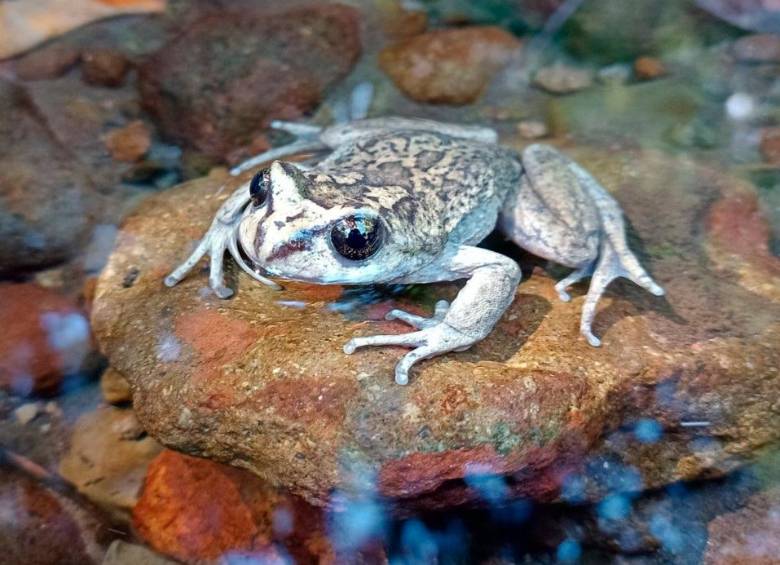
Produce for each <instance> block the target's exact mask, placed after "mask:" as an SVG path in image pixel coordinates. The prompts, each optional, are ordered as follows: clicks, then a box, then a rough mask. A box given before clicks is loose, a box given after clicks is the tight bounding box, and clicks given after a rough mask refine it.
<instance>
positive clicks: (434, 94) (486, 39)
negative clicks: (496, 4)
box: [379, 26, 521, 104]
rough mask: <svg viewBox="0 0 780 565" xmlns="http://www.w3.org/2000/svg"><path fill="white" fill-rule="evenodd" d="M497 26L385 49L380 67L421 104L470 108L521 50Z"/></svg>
mask: <svg viewBox="0 0 780 565" xmlns="http://www.w3.org/2000/svg"><path fill="white" fill-rule="evenodd" d="M520 45H521V43H520V41H519V40H518V39H517V38H516V37H514V36H513V35H512V34H510V33H507V32H506V31H504V30H502V29H501V28H498V27H490V26H485V27H466V28H462V29H447V30H434V31H430V32H427V33H423V34H420V35H415V36H414V37H412V38H410V39H406V40H404V41H401V42H399V43H396V44H394V45H390V46H389V47H386V48H385V49H384V50H383V51H382V53H380V56H379V64H380V66H381V67H382V69H383V70H384V71H385V72H386V73H387V74H388V75H389V76H390V78H391V79H392V80H393V82H394V83H395V85H396V86H397V87H398V88H400V89H401V90H402V91H403V92H404V94H406V95H407V96H409V97H411V98H413V99H414V100H417V101H418V102H432V103H445V104H468V103H470V102H474V101H475V100H476V99H477V98H478V97H479V95H480V94H481V93H482V92H483V91H484V90H485V89H486V88H487V86H488V84H489V83H490V80H491V79H492V78H493V76H494V75H495V74H496V73H497V72H498V71H499V70H500V69H502V68H503V67H504V66H505V65H506V64H507V63H508V62H509V60H510V58H511V57H512V56H513V55H514V54H516V53H517V52H518V50H519V48H520Z"/></svg>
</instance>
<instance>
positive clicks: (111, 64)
mask: <svg viewBox="0 0 780 565" xmlns="http://www.w3.org/2000/svg"><path fill="white" fill-rule="evenodd" d="M129 70H130V61H128V60H127V58H126V57H125V56H124V55H123V54H122V53H119V52H118V51H113V50H111V49H85V50H84V51H83V52H82V53H81V78H82V80H84V82H86V83H87V84H92V85H95V86H108V87H117V86H121V85H122V84H123V83H124V81H125V75H127V72H128V71H129Z"/></svg>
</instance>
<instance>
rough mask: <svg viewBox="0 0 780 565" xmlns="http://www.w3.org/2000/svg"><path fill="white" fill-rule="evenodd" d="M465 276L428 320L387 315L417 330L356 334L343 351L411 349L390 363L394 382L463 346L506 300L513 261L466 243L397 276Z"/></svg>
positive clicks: (514, 272) (412, 279)
mask: <svg viewBox="0 0 780 565" xmlns="http://www.w3.org/2000/svg"><path fill="white" fill-rule="evenodd" d="M462 278H468V279H469V280H468V282H467V283H466V286H464V287H463V288H462V289H461V291H460V292H459V293H458V295H457V296H456V297H455V300H454V301H453V302H452V305H449V306H448V305H447V304H446V303H439V304H437V307H436V313H435V314H434V317H433V319H432V320H425V319H423V318H421V317H420V316H415V315H411V314H408V313H406V312H403V311H400V310H394V311H392V312H391V313H390V318H397V319H401V320H403V321H406V322H408V323H409V324H410V325H412V326H414V327H416V328H418V331H414V332H410V333H406V334H392V335H375V336H367V337H356V338H353V339H351V340H350V341H349V342H348V343H347V344H346V345H345V346H344V351H345V352H346V353H352V352H354V351H355V349H356V348H358V347H366V346H371V345H401V346H406V347H411V348H413V349H412V351H410V352H409V353H407V354H406V355H405V356H404V357H403V358H402V359H401V360H400V361H399V362H398V365H396V369H395V380H396V382H397V383H398V384H406V383H407V382H408V380H409V369H410V368H411V367H412V365H414V364H415V363H417V362H418V361H421V360H423V359H430V358H431V357H436V356H438V355H442V354H443V353H447V352H449V351H457V350H462V349H466V348H468V347H469V346H471V345H473V344H474V343H477V342H478V341H481V340H482V339H483V338H484V337H485V336H487V335H488V334H489V333H490V331H491V330H492V329H493V327H494V326H495V325H496V323H497V322H498V320H499V319H500V318H501V316H502V314H503V313H504V311H505V310H506V309H507V307H508V306H509V305H510V304H511V303H512V300H513V299H514V296H515V289H516V287H517V283H518V282H519V281H520V268H519V267H518V266H517V263H515V262H514V261H512V260H511V259H509V258H508V257H505V256H503V255H500V254H498V253H494V252H492V251H488V250H486V249H479V248H476V247H470V246H460V247H457V248H452V249H449V250H447V251H446V252H445V253H444V254H443V255H442V257H440V258H439V260H438V261H436V262H435V263H434V264H432V265H430V266H428V267H426V268H425V269H423V270H421V271H417V272H416V273H413V274H412V275H410V276H408V277H406V278H404V279H400V280H398V281H397V282H401V283H406V282H408V283H423V282H434V281H446V280H457V279H462Z"/></svg>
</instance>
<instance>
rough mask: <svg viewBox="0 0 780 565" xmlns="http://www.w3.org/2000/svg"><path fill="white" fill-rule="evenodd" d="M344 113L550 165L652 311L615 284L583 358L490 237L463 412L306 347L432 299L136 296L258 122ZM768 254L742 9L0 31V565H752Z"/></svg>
mask: <svg viewBox="0 0 780 565" xmlns="http://www.w3.org/2000/svg"><path fill="white" fill-rule="evenodd" d="M363 82H370V83H371V84H372V85H373V87H374V96H373V99H372V101H371V106H370V111H369V115H370V116H372V117H374V116H386V115H401V116H408V117H421V118H428V119H436V120H441V121H451V122H456V123H465V124H479V125H485V126H489V127H493V128H495V129H496V130H497V131H498V132H499V135H500V138H501V142H502V143H504V144H505V145H507V146H511V147H514V148H516V149H521V148H522V147H524V146H525V145H527V144H529V143H533V142H538V141H543V142H545V143H551V144H554V145H556V146H559V147H561V148H562V149H564V150H565V151H567V152H568V153H570V154H571V155H572V156H574V157H575V158H576V159H578V161H579V162H581V163H582V164H583V165H585V166H586V168H588V169H589V170H591V171H592V172H593V173H594V174H595V176H596V177H597V178H599V179H600V180H602V181H603V182H604V184H605V186H607V188H608V189H609V190H611V191H613V192H614V193H615V195H616V198H617V199H618V200H619V201H620V203H621V205H622V206H623V208H624V210H625V212H626V216H627V218H628V220H629V224H630V226H629V237H630V240H631V241H632V246H634V247H635V248H637V249H638V251H639V254H640V256H641V257H642V260H643V262H644V263H645V264H648V265H649V266H650V270H651V271H652V272H653V273H654V274H655V275H657V278H658V279H659V281H660V282H662V284H664V286H665V287H666V288H667V290H668V291H669V298H668V301H667V300H666V299H664V300H663V301H657V300H655V299H652V297H644V296H643V295H642V293H641V291H639V290H637V289H636V288H633V287H631V286H630V285H629V284H627V283H626V284H623V283H621V284H619V285H616V287H615V288H616V290H614V291H613V292H612V293H611V294H609V296H610V297H611V300H610V301H609V305H608V307H605V308H604V312H603V316H602V317H601V318H600V319H601V325H598V324H597V330H598V331H600V332H601V333H604V334H605V335H606V336H611V339H612V341H611V342H609V341H608V342H607V343H606V344H605V348H604V349H603V350H598V351H593V352H591V351H588V350H586V349H585V347H584V346H581V344H579V342H577V341H576V328H575V325H576V314H572V312H575V310H561V308H563V306H559V305H558V303H556V302H555V301H554V298H553V297H554V294H553V293H551V288H552V283H553V279H557V278H560V276H561V274H562V273H563V272H564V271H562V270H561V269H560V268H559V267H556V266H554V265H547V264H545V263H544V262H543V261H540V260H539V259H537V258H534V257H531V256H529V255H527V254H524V253H522V252H520V251H518V250H508V246H507V244H506V243H505V242H502V241H500V240H499V238H494V239H495V241H492V240H491V241H490V242H488V245H491V246H494V247H496V248H499V249H501V250H502V251H503V250H506V252H507V253H508V254H510V255H511V256H513V257H514V258H516V259H517V260H518V261H519V262H520V263H521V265H522V266H523V270H524V273H526V275H527V277H528V280H527V282H524V283H523V284H521V287H520V289H519V295H518V299H517V301H516V303H517V305H516V310H512V311H511V312H510V314H509V315H508V316H507V317H506V321H505V323H503V324H502V325H500V326H499V328H497V330H496V333H497V337H495V338H492V339H491V340H487V341H486V343H485V344H481V345H480V346H479V348H478V349H477V350H476V352H469V353H464V354H458V355H459V356H460V357H458V358H457V359H462V360H464V361H463V363H465V364H468V367H469V369H468V370H469V371H472V373H473V374H474V375H477V374H478V373H479V371H483V372H484V371H486V372H487V373H485V374H488V373H489V375H488V376H487V377H484V378H485V379H486V381H485V382H495V383H498V384H496V385H495V386H496V388H495V389H491V388H490V387H489V386H486V387H483V388H477V387H478V386H480V387H481V386H482V385H477V384H475V385H473V386H471V385H470V384H469V383H470V382H471V378H472V373H464V374H463V375H462V378H461V382H462V383H464V384H463V385H462V386H461V385H459V384H457V382H456V381H455V380H453V382H452V383H450V381H448V380H446V379H445V377H442V380H441V381H439V383H440V388H438V389H435V390H437V391H439V392H436V394H434V395H433V396H430V395H429V394H428V393H425V394H422V393H419V394H418V393H415V390H416V389H415V388H414V386H416V383H413V384H412V385H410V387H409V389H405V390H404V391H403V392H399V391H397V390H396V389H394V388H393V387H394V385H393V384H392V383H391V382H390V380H391V379H390V378H389V377H388V376H387V375H389V374H390V373H389V372H388V371H389V369H388V368H389V367H392V364H393V359H395V358H396V356H395V355H394V354H393V353H392V352H390V353H389V354H386V355H385V356H382V355H380V354H377V355H376V357H372V358H370V361H366V364H365V365H361V368H356V366H353V365H349V366H347V368H344V369H334V368H330V367H337V366H340V364H341V363H346V362H347V361H343V360H342V358H341V357H340V355H341V351H340V345H339V346H338V347H337V346H335V345H334V346H333V347H331V349H332V350H333V354H332V357H333V359H332V360H331V359H330V357H328V358H322V357H318V356H317V355H315V354H313V353H312V351H317V350H314V349H311V348H312V347H314V343H315V342H318V343H319V342H320V341H321V336H322V335H333V336H337V337H339V340H341V338H342V337H344V339H346V335H347V334H345V333H343V332H344V331H347V330H345V329H343V328H349V331H352V330H353V329H354V328H356V327H358V326H357V325H356V324H358V323H360V322H362V321H363V320H381V316H382V315H383V314H384V312H386V311H387V310H389V309H390V308H391V307H394V305H395V304H398V303H401V304H407V305H409V304H411V305H413V306H415V307H419V308H420V309H421V311H426V310H430V309H431V308H432V304H433V303H434V302H435V300H436V299H437V298H438V297H439V294H444V295H447V294H448V293H449V294H450V295H452V293H454V292H456V290H457V286H456V285H440V287H439V288H437V289H436V290H431V288H427V287H406V288H390V289H388V288H379V289H358V290H350V289H342V288H331V289H324V290H323V289H316V288H312V287H306V286H305V285H298V286H296V285H291V286H290V287H289V288H288V290H286V291H285V293H286V294H285V296H284V297H282V298H278V299H274V300H270V299H267V298H265V295H263V296H260V295H259V294H256V295H253V294H252V291H246V292H244V293H243V294H244V296H247V298H246V300H247V302H234V303H233V306H225V307H224V309H223V306H221V305H218V304H217V303H216V302H215V301H214V299H213V297H209V296H207V295H208V293H207V292H200V294H198V292H199V291H198V289H200V288H201V287H204V286H205V283H204V282H203V280H205V276H204V273H203V271H200V272H198V273H194V274H193V275H191V277H195V278H197V277H200V278H201V279H203V280H201V281H200V282H199V283H193V284H195V285H196V286H190V287H189V288H188V289H186V290H188V291H189V295H191V297H190V298H188V299H185V298H183V297H182V296H183V294H182V295H179V294H176V295H166V294H164V291H162V289H161V285H160V279H161V277H162V276H163V275H164V274H165V270H166V269H169V268H170V267H172V266H173V265H174V262H177V261H180V260H182V259H184V257H185V256H186V252H187V247H186V246H187V245H192V244H193V243H194V242H195V241H196V240H197V238H198V237H200V234H202V233H203V230H204V229H205V227H206V225H207V223H208V221H209V219H210V217H211V215H212V214H213V211H214V209H215V206H216V204H215V201H214V199H213V198H212V195H214V194H217V195H218V194H219V190H220V186H221V185H222V184H223V183H225V182H228V183H229V182H232V181H228V176H227V172H226V171H227V169H228V168H229V167H233V166H235V165H237V164H239V163H241V162H242V161H244V160H246V159H248V158H249V157H251V156H253V155H256V154H258V153H261V152H263V151H265V150H267V149H270V148H272V147H275V146H279V145H282V144H285V143H288V142H289V141H290V140H291V137H290V136H289V134H286V133H283V132H279V131H275V130H272V129H270V127H269V124H270V123H271V121H272V120H275V119H284V120H300V121H305V122H309V123H314V124H318V125H326V124H328V123H331V122H333V121H334V120H339V119H341V118H343V117H344V116H345V113H346V111H347V110H346V108H347V105H346V104H347V100H348V99H349V97H350V94H351V93H352V91H353V89H354V88H355V86H356V85H358V84H360V83H363ZM182 183H188V184H184V185H182ZM139 207H140V208H139ZM177 238H178V239H177ZM112 251H113V255H112ZM779 251H780V2H778V1H777V0H633V1H631V2H620V1H615V0H419V1H417V0H408V1H403V0H341V1H340V2H335V1H334V2H329V1H328V2H326V1H313V0H309V1H297V0H287V1H284V0H279V1H275V0H167V1H166V0H69V1H66V0H0V563H9V564H10V563H14V564H15V563H20V564H22V563H24V564H37V563H40V564H44V563H45V564H48V563H52V564H54V563H57V564H64V563H79V564H82V563H112V564H118V563H123V564H131V563H168V562H185V563H246V564H250V563H252V564H254V563H258V564H266V563H273V564H276V563H388V562H389V563H396V564H406V563H409V564H411V563H479V564H484V565H487V564H496V565H497V564H504V563H506V564H510V563H529V564H533V563H540V564H541V563H641V564H645V563H646V564H656V563H658V564H660V563H682V564H689V563H690V564H698V563H707V564H727V563H740V564H741V565H747V564H759V563H761V564H773V563H780V490H779V488H780V487H778V481H780V463H779V461H780V460H778V451H777V447H778V445H779V444H778V441H779V440H780V375H779V374H778V367H780V284H778V281H779V280H780V261H779V260H778V252H779ZM245 282H246V281H245ZM258 292H259V291H258ZM437 293H438V294H437ZM239 294H241V293H239ZM581 294H582V293H579V294H576V296H581ZM188 300H189V301H188ZM196 300H197V301H199V302H194V301H196ZM241 300H244V298H241ZM575 302H576V300H575ZM202 304H206V305H208V306H209V308H206V309H199V308H200V307H201V305H202ZM244 307H246V309H247V312H244V311H243V310H241V309H242V308H244ZM225 309H226V310H225ZM257 312H261V313H262V312H267V316H268V317H263V316H266V314H263V315H262V316H260V318H258V319H262V320H263V321H264V323H265V324H266V325H267V326H268V327H271V328H276V330H275V331H276V335H275V336H274V335H271V334H272V333H273V332H266V333H262V332H260V333H258V331H259V330H257V328H256V327H255V326H254V325H252V327H251V328H250V326H249V325H247V324H248V323H249V322H247V321H246V320H249V319H252V318H253V316H255V313H257ZM188 316H189V317H188ZM210 316H211V317H210ZM301 316H304V318H301ZM174 319H175V322H172V321H171V320H174ZM301 320H303V321H301ZM558 320H560V322H558ZM252 324H254V323H252ZM274 324H276V325H274ZM296 324H298V325H296ZM285 325H286V326H285ZM281 326H285V327H288V328H292V329H289V330H281V329H279V328H280V327H281ZM312 328H313V329H312ZM285 331H289V332H290V333H289V334H287V333H284V332H285ZM274 340H275V341H274ZM341 341H343V340H341ZM333 343H336V342H335V341H334V342H333ZM339 343H340V341H339ZM255 344H259V345H255ZM264 344H265V345H264ZM571 344H576V345H571ZM253 347H254V348H255V349H252V348H253ZM245 351H249V352H250V353H251V355H250V356H248V357H246V356H244V353H245ZM250 358H251V359H255V360H254V361H253V360H251V359H250ZM349 362H350V363H353V362H352V361H349ZM458 362H460V361H458ZM318 363H319V364H321V365H322V366H324V367H329V369H328V371H331V373H328V374H327V375H325V376H323V375H322V374H321V372H323V371H325V369H322V368H321V367H320V368H318V367H317V364H318ZM329 363H330V364H329ZM293 366H294V367H296V368H297V369H296V370H298V369H300V371H299V377H300V378H296V379H292V378H290V376H289V375H288V374H287V373H286V372H285V371H287V370H288V368H289V367H293ZM465 366H466V365H463V367H465ZM366 367H368V368H366ZM459 367H460V365H459ZM374 369H376V372H375V371H374ZM436 370H438V369H436V368H432V369H431V371H436ZM458 370H465V369H458ZM339 371H341V372H340V373H339V374H338V375H337V374H336V373H338V372H339ZM342 373H343V375H342ZM442 374H444V373H442ZM479 374H482V373H479ZM258 375H264V376H263V377H262V378H261V377H259V376H258ZM301 375H302V376H301ZM427 376H428V379H427V380H428V381H429V382H430V383H434V382H436V381H435V375H427ZM282 377H285V378H282ZM331 377H332V379H333V380H331ZM342 377H343V378H342ZM504 377H506V378H504ZM509 377H511V379H509ZM421 378H422V377H421ZM447 378H448V377H447ZM475 378H476V377H475ZM480 378H482V377H480ZM490 379H495V380H494V381H490ZM502 379H503V380H502ZM524 379H525V380H524ZM385 381H386V382H385ZM505 381H506V382H505ZM475 382H478V383H481V382H483V381H479V380H477V381H475ZM258 383H260V384H258ZM332 383H336V384H337V385H338V386H331V385H332ZM343 383H349V384H343ZM355 383H357V384H355ZM513 383H514V384H513ZM517 383H525V384H522V386H520V384H517ZM342 384H343V387H342ZM431 386H432V387H433V384H431ZM437 386H439V385H437ZM274 387H275V388H274ZM318 387H320V388H318ZM339 387H342V388H339ZM350 387H357V388H354V389H353V388H350ZM250 389H251V391H250ZM261 389H262V390H265V393H264V394H266V396H263V397H262V398H263V399H262V403H261V401H260V400H259V399H260V398H261V397H260V396H253V395H255V393H257V394H260V392H262V390H261ZM239 390H240V391H242V392H240V393H239V392H237V391H239ZM431 390H433V388H432V389H431ZM489 390H493V391H494V392H493V394H492V395H491V394H488V391H489ZM247 391H250V392H251V394H250V392H247ZM315 391H319V392H315ZM415 394H417V396H414V395H415ZM415 399H416V400H415ZM513 399H514V400H513ZM253 402H256V403H257V404H252V403H253ZM415 402H416V404H415ZM247 403H249V404H247ZM247 406H250V408H251V410H248V409H247ZM344 406H348V407H349V408H348V409H344V410H342V409H343V407H344ZM182 407H183V408H182ZM410 407H412V408H410ZM180 409H181V411H179V410H180ZM263 410H269V411H272V412H273V414H271V412H268V414H265V413H263V414H265V415H263V416H262V417H261V416H258V417H259V418H261V422H262V423H258V422H260V421H255V420H252V419H251V418H250V417H249V416H248V415H247V414H250V413H251V414H254V413H255V412H257V413H260V412H262V411H263ZM253 411H255V412H253ZM343 411H345V412H346V413H342V412H343ZM252 418H254V416H252ZM397 421H402V422H404V424H403V426H407V427H403V426H400V425H399V426H400V427H399V431H398V432H397V435H395V432H392V431H391V430H394V429H395V426H396V422H397ZM312 430H315V431H312ZM407 432H408V433H407ZM307 442H308V444H307ZM166 446H167V447H166ZM247 446H251V448H250V447H247ZM393 461H402V462H403V465H400V464H399V465H397V466H396V467H393V463H392V462H393ZM252 471H254V472H252ZM334 485H338V486H334Z"/></svg>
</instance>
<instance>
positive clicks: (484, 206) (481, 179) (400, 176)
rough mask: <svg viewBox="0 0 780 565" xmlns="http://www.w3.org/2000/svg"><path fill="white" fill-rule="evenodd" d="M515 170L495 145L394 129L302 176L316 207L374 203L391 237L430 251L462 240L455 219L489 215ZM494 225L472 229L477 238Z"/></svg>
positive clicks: (515, 163) (508, 154)
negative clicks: (452, 240)
mask: <svg viewBox="0 0 780 565" xmlns="http://www.w3.org/2000/svg"><path fill="white" fill-rule="evenodd" d="M521 171H522V167H521V165H520V163H519V160H518V159H517V157H516V155H515V154H514V153H513V152H512V151H511V150H509V149H506V148H503V147H500V146H497V145H492V144H485V143H479V142H474V141H468V140H463V139H457V138H453V137H450V136H447V135H443V134H440V133H434V132H419V131H414V132H404V131H394V132H390V133H387V134H383V135H378V136H375V137H370V138H365V139H361V140H358V141H356V142H354V143H350V144H347V145H345V146H343V147H340V148H339V149H338V150H336V151H335V152H334V153H333V154H332V155H330V156H329V157H328V158H326V159H325V160H323V161H322V162H321V163H319V164H318V165H317V166H316V168H315V169H314V170H312V171H309V172H307V173H304V174H305V176H307V177H308V178H309V179H310V180H311V181H313V182H312V185H311V186H310V187H309V191H308V194H307V197H308V198H309V199H311V200H312V201H314V202H315V203H317V204H319V205H320V206H323V207H326V208H331V207H333V206H354V207H369V208H373V209H375V210H377V211H378V212H379V214H381V216H382V217H383V218H384V219H385V221H386V222H387V223H388V225H389V226H390V228H391V230H392V231H393V232H395V233H396V235H397V236H399V237H403V236H405V238H406V239H408V241H409V242H410V243H411V244H413V245H420V243H421V242H422V243H423V244H424V245H426V246H430V247H431V248H433V247H441V246H442V245H443V243H444V242H445V241H446V240H447V239H448V237H455V238H458V239H459V240H461V241H463V240H464V239H466V238H464V237H463V233H462V232H463V229H462V228H461V226H460V225H459V224H461V222H462V221H463V220H464V219H465V220H466V221H465V222H463V223H464V224H472V223H474V222H469V221H468V218H469V216H470V214H472V213H474V212H479V213H480V214H481V215H482V216H483V218H484V216H485V214H488V215H495V214H496V213H497V211H498V209H499V208H500V206H501V203H502V202H503V200H504V198H505V196H506V194H507V193H508V192H509V191H510V190H512V189H513V188H514V187H516V186H517V185H518V182H519V178H520V174H521ZM492 227H493V225H492V224H491V225H487V226H485V225H480V226H478V227H477V226H476V225H475V226H474V228H471V231H473V230H474V229H478V230H479V231H480V234H478V239H481V238H482V237H484V235H486V234H487V233H489V231H490V230H491V229H492ZM456 228H457V229H456ZM466 231H467V232H468V231H469V230H468V229H467V230H466ZM482 232H484V233H482ZM468 235H472V236H473V235H474V234H468Z"/></svg>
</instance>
